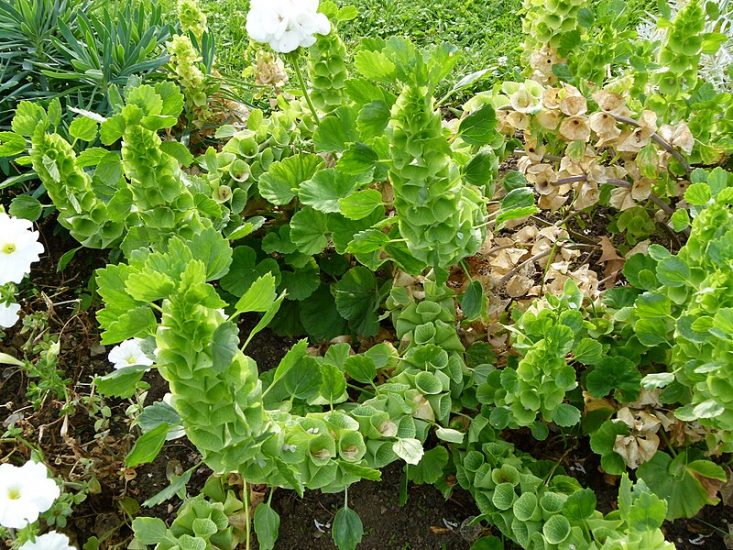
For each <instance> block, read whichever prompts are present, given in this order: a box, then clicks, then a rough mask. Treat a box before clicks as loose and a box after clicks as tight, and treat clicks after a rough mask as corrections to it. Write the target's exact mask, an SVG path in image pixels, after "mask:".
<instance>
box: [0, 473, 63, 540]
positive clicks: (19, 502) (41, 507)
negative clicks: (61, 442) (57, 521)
mask: <svg viewBox="0 0 733 550" xmlns="http://www.w3.org/2000/svg"><path fill="white" fill-rule="evenodd" d="M60 494H61V491H59V488H58V486H57V485H56V482H55V481H54V480H53V479H51V478H49V477H48V470H47V469H46V466H45V465H44V464H39V463H37V462H33V461H32V460H30V461H28V462H26V463H25V464H24V465H23V466H21V467H18V466H13V465H12V464H0V525H2V526H3V527H9V528H10V529H22V528H23V527H25V526H26V525H28V524H29V523H33V522H34V521H36V520H37V519H38V516H39V515H40V514H41V513H43V512H45V511H46V510H48V509H49V508H51V505H52V504H53V502H54V501H55V500H56V499H57V498H58V497H59V495H60Z"/></svg>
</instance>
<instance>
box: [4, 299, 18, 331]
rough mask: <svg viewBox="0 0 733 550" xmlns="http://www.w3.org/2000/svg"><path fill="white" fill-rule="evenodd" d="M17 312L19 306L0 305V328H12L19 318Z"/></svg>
mask: <svg viewBox="0 0 733 550" xmlns="http://www.w3.org/2000/svg"><path fill="white" fill-rule="evenodd" d="M19 311H20V305H19V304H0V327H2V328H10V327H12V326H14V325H15V323H17V322H18V319H19V318H20V317H19V316H18V312H19Z"/></svg>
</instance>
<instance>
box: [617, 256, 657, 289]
mask: <svg viewBox="0 0 733 550" xmlns="http://www.w3.org/2000/svg"><path fill="white" fill-rule="evenodd" d="M656 270H657V262H656V260H654V259H653V258H650V257H649V256H646V255H645V254H634V255H633V256H631V257H630V258H628V259H627V260H626V263H625V264H624V277H626V280H627V281H628V282H629V283H630V284H631V285H633V286H635V287H636V288H640V289H642V290H652V289H654V288H657V286H658V284H659V283H658V282H657V277H656V275H655V273H656Z"/></svg>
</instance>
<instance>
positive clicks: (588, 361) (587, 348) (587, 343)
mask: <svg viewBox="0 0 733 550" xmlns="http://www.w3.org/2000/svg"><path fill="white" fill-rule="evenodd" d="M573 356H574V357H575V360H576V361H577V362H578V363H582V364H584V365H596V364H598V362H599V361H600V360H601V358H602V357H603V346H602V345H601V343H600V342H599V341H598V340H594V339H593V338H583V339H581V340H580V342H578V345H577V346H575V348H574V349H573Z"/></svg>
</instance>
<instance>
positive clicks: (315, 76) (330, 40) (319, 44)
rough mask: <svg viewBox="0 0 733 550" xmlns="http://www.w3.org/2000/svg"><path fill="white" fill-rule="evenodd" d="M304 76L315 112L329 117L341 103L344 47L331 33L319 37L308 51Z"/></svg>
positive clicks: (344, 60)
mask: <svg viewBox="0 0 733 550" xmlns="http://www.w3.org/2000/svg"><path fill="white" fill-rule="evenodd" d="M308 76H309V77H310V81H311V83H312V86H313V90H312V91H311V98H312V99H313V103H314V104H315V106H316V107H317V108H318V109H320V110H321V111H323V112H324V113H330V112H332V111H333V110H335V109H336V108H337V107H340V106H341V105H343V104H344V103H345V97H344V96H345V90H346V79H347V78H348V73H347V71H346V47H345V46H344V43H343V41H342V40H341V38H339V36H338V34H336V32H335V31H334V32H331V33H330V34H327V35H323V36H319V37H318V39H317V40H316V43H315V44H313V46H311V48H310V50H308Z"/></svg>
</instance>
